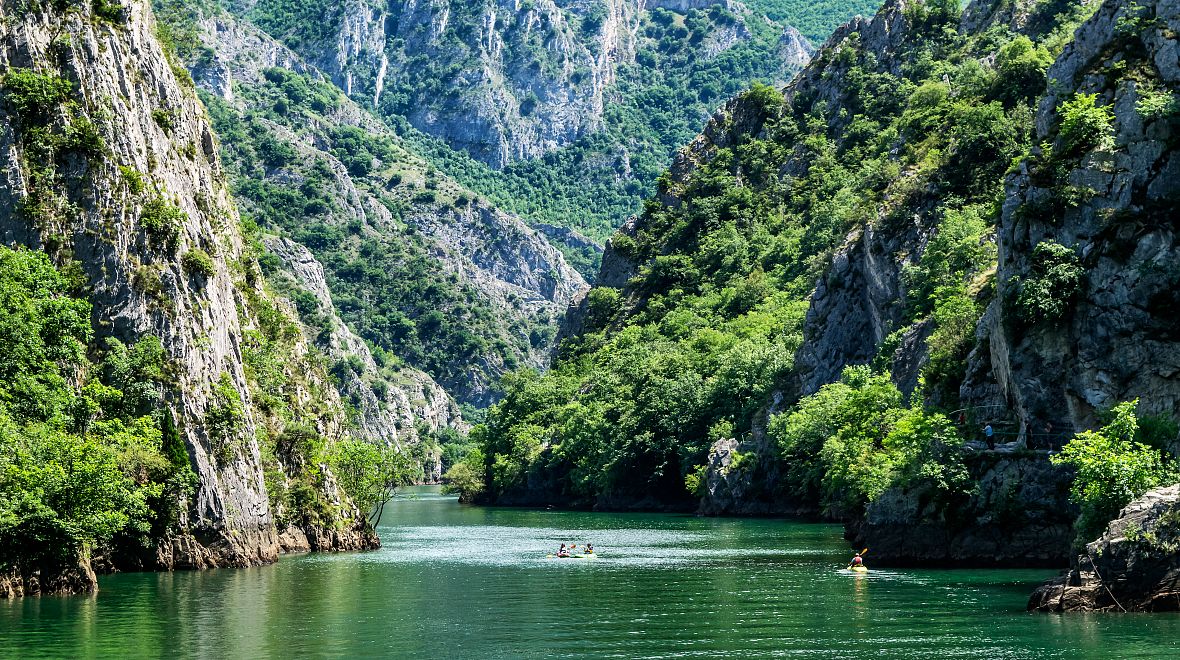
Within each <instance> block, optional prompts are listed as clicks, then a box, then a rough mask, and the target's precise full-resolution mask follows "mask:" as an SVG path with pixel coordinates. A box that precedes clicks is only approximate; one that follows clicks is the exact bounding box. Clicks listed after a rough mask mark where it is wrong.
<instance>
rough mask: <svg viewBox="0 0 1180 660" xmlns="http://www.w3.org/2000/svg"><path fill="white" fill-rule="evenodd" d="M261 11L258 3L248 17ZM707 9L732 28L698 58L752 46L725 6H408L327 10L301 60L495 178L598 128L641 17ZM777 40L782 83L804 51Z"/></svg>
mask: <svg viewBox="0 0 1180 660" xmlns="http://www.w3.org/2000/svg"><path fill="white" fill-rule="evenodd" d="M265 7H266V3H265V2H262V3H257V4H255V5H254V6H253V7H252V8H251V9H250V10H249V11H246V12H245V13H246V15H252V14H257V13H258V12H259V11H260V10H265ZM712 7H717V8H720V9H724V10H725V11H726V12H729V13H732V14H733V15H736V16H737V17H738V20H737V21H735V22H732V23H726V24H725V25H724V26H723V27H720V28H719V29H717V30H714V31H712V32H710V33H709V34H708V35H707V36H703V38H701V40H700V42H699V44H698V47H699V48H700V50H701V53H702V56H703V57H704V58H706V59H713V58H716V57H717V56H718V55H720V54H721V53H723V52H725V51H727V50H729V49H730V48H733V47H734V46H735V45H737V44H740V43H744V42H747V41H749V40H750V39H752V38H753V35H752V33H751V30H750V29H749V27H747V24H748V23H749V22H751V21H758V22H760V23H766V22H767V19H766V18H765V17H762V16H757V15H755V14H753V13H752V12H750V11H749V10H748V9H746V8H745V7H744V6H743V5H741V4H740V3H737V2H733V1H732V0H724V1H717V0H707V1H703V2H696V1H692V2H680V1H676V2H639V3H634V2H630V1H623V0H607V1H605V2H601V3H572V4H571V3H555V2H553V1H552V0H541V1H539V2H529V3H520V2H515V1H508V0H498V1H496V2H491V3H484V4H481V5H479V6H470V5H468V4H464V3H454V2H451V1H450V0H414V1H412V2H407V3H401V4H391V5H390V6H388V7H378V6H373V5H371V4H370V3H368V2H365V1H364V0H348V1H347V2H344V3H343V4H342V5H341V6H340V7H339V8H338V10H337V9H336V8H331V9H329V8H326V7H325V14H324V15H325V16H326V17H329V18H330V20H332V21H334V36H332V37H331V38H330V39H328V40H327V42H326V43H319V42H315V43H311V42H309V43H306V45H305V46H304V47H303V49H302V51H301V52H302V53H303V54H304V55H305V56H306V57H308V58H309V59H310V60H311V61H312V62H313V63H314V64H315V65H316V66H317V67H318V68H319V69H321V70H322V71H324V72H325V73H326V74H327V75H328V76H330V77H331V79H332V80H333V81H334V82H335V83H336V84H337V85H339V86H340V87H341V88H342V89H344V90H345V92H346V93H347V94H348V95H349V96H352V97H354V98H356V99H358V100H361V101H364V102H367V103H371V104H372V106H373V107H378V108H382V110H383V111H389V112H390V113H393V114H398V115H403V116H405V117H407V118H408V119H409V120H410V122H411V123H412V124H413V125H414V126H415V127H417V128H418V129H420V130H422V131H425V132H426V133H429V134H431V135H435V136H438V137H441V138H443V139H444V140H446V141H447V143H448V144H450V145H452V146H453V147H456V148H459V149H463V150H465V151H467V152H468V153H470V154H471V155H472V156H474V157H475V158H476V159H478V160H481V161H483V162H486V163H488V164H490V165H492V166H494V167H503V166H505V165H507V164H508V163H510V162H512V161H515V160H521V159H531V158H536V157H538V156H541V155H543V154H545V153H547V152H549V151H552V150H554V149H557V148H559V147H561V146H564V145H567V144H569V143H571V142H573V141H574V140H576V139H577V138H579V137H581V136H584V135H586V134H588V133H593V132H596V131H598V130H599V129H600V128H601V127H602V122H603V115H604V110H605V108H606V107H607V105H608V104H609V102H610V97H611V94H612V93H613V92H612V88H613V86H614V85H615V83H616V82H617V81H618V79H619V76H620V75H621V74H620V68H621V67H625V66H631V65H634V64H635V63H636V56H637V54H638V53H639V52H640V51H641V50H642V49H643V48H645V47H651V46H652V45H651V44H645V38H644V36H643V33H642V30H641V26H642V19H643V17H644V15H645V12H648V11H650V10H653V9H664V10H670V11H672V12H676V13H679V14H685V13H687V12H689V11H693V10H707V9H709V8H712ZM777 30H778V31H779V32H780V34H781V36H780V38H779V40H778V46H777V52H778V54H779V55H780V56H781V58H782V59H781V63H782V67H783V71H784V72H789V71H791V70H793V69H795V68H797V67H798V66H800V65H801V64H802V63H804V62H806V60H807V57H808V56H809V54H810V52H811V46H810V45H809V44H808V43H807V41H806V39H804V38H803V37H802V36H800V35H799V33H798V32H797V31H795V30H793V29H789V28H782V27H777ZM785 75H786V74H785V73H784V77H785Z"/></svg>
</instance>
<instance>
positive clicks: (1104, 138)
mask: <svg viewBox="0 0 1180 660" xmlns="http://www.w3.org/2000/svg"><path fill="white" fill-rule="evenodd" d="M1097 99H1098V95H1097V94H1080V93H1079V94H1075V95H1074V96H1073V97H1072V98H1070V99H1067V100H1066V101H1064V102H1063V103H1062V104H1061V108H1060V114H1061V131H1060V133H1059V134H1058V140H1059V141H1060V143H1061V152H1062V153H1063V154H1079V153H1081V152H1084V151H1089V150H1091V149H1109V148H1110V147H1111V146H1113V145H1114V110H1112V109H1111V108H1110V107H1108V106H1100V105H1098V102H1097Z"/></svg>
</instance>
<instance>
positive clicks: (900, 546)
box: [845, 453, 1077, 567]
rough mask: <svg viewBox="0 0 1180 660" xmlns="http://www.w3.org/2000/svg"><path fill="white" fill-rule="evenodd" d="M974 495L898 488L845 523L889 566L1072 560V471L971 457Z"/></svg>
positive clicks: (1031, 457) (1006, 457)
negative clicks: (852, 520)
mask: <svg viewBox="0 0 1180 660" xmlns="http://www.w3.org/2000/svg"><path fill="white" fill-rule="evenodd" d="M965 465H966V468H967V470H968V473H969V475H970V477H971V480H972V481H973V482H975V483H976V484H977V485H976V487H975V489H974V490H973V491H972V492H971V493H970V494H967V495H962V494H955V495H945V494H943V493H940V492H939V491H937V490H936V489H933V488H929V487H925V488H922V489H917V490H910V489H900V488H891V489H889V490H887V491H886V492H885V493H883V494H882V495H881V496H880V497H878V498H877V499H876V500H874V501H873V502H871V503H870V504H869V505H868V508H867V510H866V511H865V514H864V518H863V520H859V521H856V522H853V523H850V524H848V525H846V527H845V536H846V537H847V538H848V539H849V540H850V541H852V543H853V545H855V546H857V547H865V546H868V547H870V548H872V552H873V562H874V563H877V564H882V565H888V566H906V565H936V566H937V565H942V566H971V567H979V566H1055V565H1060V564H1061V562H1063V561H1065V560H1066V559H1067V557H1068V550H1069V542H1070V538H1071V537H1072V534H1073V521H1074V518H1075V517H1076V516H1077V509H1076V507H1074V506H1073V505H1072V504H1070V502H1069V484H1070V482H1071V479H1072V474H1071V473H1070V472H1069V470H1067V469H1065V468H1062V467H1058V466H1055V465H1053V464H1052V463H1050V462H1049V461H1048V460H1047V459H1046V457H1045V456H1044V455H1043V454H1027V455H1026V454H1019V453H1018V454H1003V453H1000V454H984V453H977V454H974V455H972V454H968V455H967V456H965Z"/></svg>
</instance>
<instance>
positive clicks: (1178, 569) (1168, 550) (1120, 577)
mask: <svg viewBox="0 0 1180 660" xmlns="http://www.w3.org/2000/svg"><path fill="white" fill-rule="evenodd" d="M1177 550H1180V486H1169V487H1167V488H1160V489H1156V490H1153V491H1151V492H1149V493H1147V494H1146V495H1144V496H1143V497H1141V498H1139V499H1138V500H1136V501H1134V502H1132V503H1131V504H1129V505H1127V507H1126V508H1125V509H1123V511H1122V512H1121V513H1120V514H1119V517H1118V518H1117V519H1115V520H1113V521H1112V522H1111V523H1110V525H1109V526H1108V527H1107V529H1106V532H1105V533H1104V534H1103V535H1102V537H1101V538H1099V539H1097V540H1096V541H1094V542H1092V543H1090V544H1088V545H1086V548H1085V553H1083V554H1079V555H1077V557H1076V558H1075V561H1074V568H1073V569H1071V570H1070V571H1068V572H1067V573H1066V574H1065V575H1063V576H1061V577H1059V578H1056V579H1053V580H1050V581H1048V582H1046V583H1045V584H1044V585H1042V586H1041V587H1040V588H1038V589H1037V590H1036V591H1035V592H1034V593H1033V595H1032V597H1031V598H1030V599H1029V601H1028V608H1029V609H1030V610H1040V611H1044V612H1090V611H1105V612H1114V611H1119V612H1128V611H1146V612H1174V611H1176V610H1180V553H1178V552H1177Z"/></svg>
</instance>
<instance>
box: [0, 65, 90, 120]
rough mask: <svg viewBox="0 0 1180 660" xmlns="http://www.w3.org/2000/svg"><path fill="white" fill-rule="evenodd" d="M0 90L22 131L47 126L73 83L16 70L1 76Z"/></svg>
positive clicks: (67, 95)
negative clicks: (19, 122) (17, 118)
mask: <svg viewBox="0 0 1180 660" xmlns="http://www.w3.org/2000/svg"><path fill="white" fill-rule="evenodd" d="M0 87H2V88H3V90H4V100H5V101H7V102H8V103H9V104H10V105H11V106H12V108H13V109H14V110H15V111H16V114H17V116H18V117H20V119H21V123H22V127H23V128H26V129H27V128H29V127H31V126H36V125H43V124H45V123H48V122H49V121H50V119H51V118H52V115H53V113H54V112H55V111H56V110H57V109H58V108H59V107H60V106H61V105H62V104H63V103H65V102H66V101H67V100H68V99H69V96H70V93H71V91H73V83H71V82H70V81H68V80H66V79H64V78H61V77H59V76H55V75H52V74H46V73H39V72H37V71H33V70H32V69H19V68H14V69H12V70H11V71H9V72H8V73H7V74H5V76H4V78H3V80H0Z"/></svg>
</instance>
